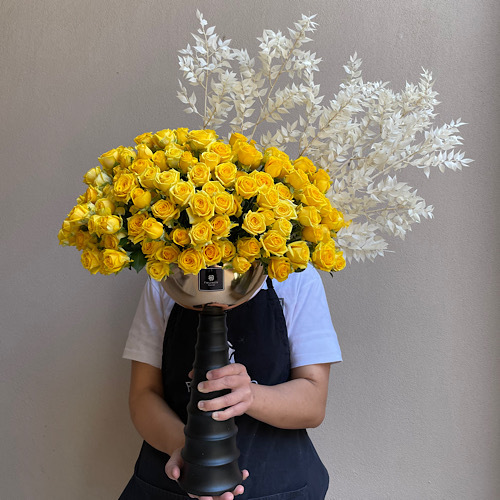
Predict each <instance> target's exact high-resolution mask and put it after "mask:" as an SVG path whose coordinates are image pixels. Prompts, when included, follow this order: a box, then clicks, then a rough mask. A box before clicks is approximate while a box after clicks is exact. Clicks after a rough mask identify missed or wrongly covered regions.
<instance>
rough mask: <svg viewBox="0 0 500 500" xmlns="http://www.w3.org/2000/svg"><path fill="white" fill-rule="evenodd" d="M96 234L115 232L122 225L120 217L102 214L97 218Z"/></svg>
mask: <svg viewBox="0 0 500 500" xmlns="http://www.w3.org/2000/svg"><path fill="white" fill-rule="evenodd" d="M97 224H98V231H97V232H98V234H115V233H117V232H118V231H119V230H120V229H121V227H122V219H121V217H117V216H116V215H103V216H100V217H99V219H98V222H97Z"/></svg>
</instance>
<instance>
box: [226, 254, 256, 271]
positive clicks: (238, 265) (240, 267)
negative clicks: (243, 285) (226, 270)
mask: <svg viewBox="0 0 500 500" xmlns="http://www.w3.org/2000/svg"><path fill="white" fill-rule="evenodd" d="M231 266H232V268H233V269H234V271H235V272H237V273H239V274H245V273H246V272H247V271H248V270H249V269H250V268H251V267H252V263H251V262H249V261H248V260H247V259H245V257H241V256H240V255H237V256H236V257H234V259H233V260H232V261H231Z"/></svg>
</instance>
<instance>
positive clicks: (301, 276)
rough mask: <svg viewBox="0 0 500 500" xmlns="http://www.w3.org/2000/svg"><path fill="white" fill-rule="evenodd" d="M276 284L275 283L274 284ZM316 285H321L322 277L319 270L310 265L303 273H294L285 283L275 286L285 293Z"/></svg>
mask: <svg viewBox="0 0 500 500" xmlns="http://www.w3.org/2000/svg"><path fill="white" fill-rule="evenodd" d="M273 283H274V282H273ZM315 283H321V276H320V275H319V273H318V271H317V269H316V268H315V267H314V266H313V265H312V264H309V265H308V266H307V267H306V268H305V269H304V270H303V271H300V272H295V273H292V274H290V275H289V276H288V278H287V279H286V280H285V281H282V282H281V283H279V282H277V283H275V284H274V286H275V288H276V289H277V290H278V289H279V290H280V291H283V292H284V293H287V292H291V291H296V290H300V289H302V288H303V287H308V286H310V285H313V284H315Z"/></svg>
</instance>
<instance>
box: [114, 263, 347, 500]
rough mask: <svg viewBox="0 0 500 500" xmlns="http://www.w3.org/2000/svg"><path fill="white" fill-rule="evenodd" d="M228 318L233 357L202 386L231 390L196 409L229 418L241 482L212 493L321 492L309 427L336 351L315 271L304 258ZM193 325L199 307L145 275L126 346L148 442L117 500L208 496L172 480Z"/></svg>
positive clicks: (316, 497)
mask: <svg viewBox="0 0 500 500" xmlns="http://www.w3.org/2000/svg"><path fill="white" fill-rule="evenodd" d="M226 321H227V329H228V343H229V349H230V353H231V356H230V361H231V363H230V364H228V365H227V366H224V367H222V368H219V369H217V370H212V371H210V372H208V373H207V380H206V381H204V382H202V383H200V384H199V386H198V390H199V391H200V392H202V393H210V392H213V391H219V390H222V389H229V390H230V392H229V393H228V394H226V395H225V396H222V397H219V398H216V399H212V400H206V401H200V403H199V408H200V409H201V410H203V411H209V412H213V414H212V418H214V419H216V420H221V421H222V420H226V419H229V418H231V417H235V420H236V425H237V427H238V435H237V444H238V448H239V449H240V452H241V455H240V458H239V465H240V468H241V470H242V484H241V485H238V486H237V487H236V489H235V490H234V491H233V492H226V493H224V494H223V495H221V496H219V497H213V499H214V500H232V499H233V498H234V497H238V499H239V500H246V499H249V500H250V499H260V500H267V499H269V500H287V499H292V498H295V499H309V500H321V499H324V498H325V495H326V491H327V489H328V483H329V478H328V472H327V470H326V468H325V467H324V465H323V464H322V462H321V460H320V458H319V457H318V454H317V453H316V450H315V449H314V446H313V444H312V442H311V441H310V439H309V437H308V435H307V431H306V429H307V428H313V427H317V426H318V425H320V424H321V422H322V421H323V419H324V416H325V409H326V402H327V393H328V381H329V374H330V365H331V364H332V363H335V362H338V361H341V360H342V358H341V352H340V347H339V344H338V340H337V335H336V333H335V330H334V328H333V325H332V322H331V318H330V312H329V309H328V304H327V300H326V296H325V292H324V288H323V284H322V281H321V278H320V276H319V273H318V272H317V271H316V269H314V267H313V266H312V265H309V266H308V267H307V268H306V269H305V270H304V271H303V272H300V273H293V274H291V275H290V276H289V277H288V279H286V280H285V281H283V282H278V281H276V280H271V279H270V278H267V279H266V281H265V282H264V284H263V285H262V287H261V289H260V291H258V293H257V294H256V295H255V296H254V297H253V298H251V299H250V300H249V301H248V302H245V303H244V304H242V305H239V306H238V307H235V308H233V309H229V310H228V311H227V313H226ZM197 327H198V313H197V312H196V311H193V310H191V309H186V308H183V307H181V306H179V305H178V304H176V303H175V302H174V301H173V300H172V299H171V298H170V297H169V296H168V295H167V293H166V292H165V290H164V289H163V287H162V285H161V283H159V282H157V281H154V280H151V279H148V281H147V283H146V285H145V288H144V291H143V293H142V296H141V299H140V302H139V305H138V308H137V312H136V315H135V317H134V320H133V323H132V326H131V329H130V333H129V337H128V340H127V343H126V347H125V351H124V358H126V359H130V360H132V372H131V384H130V399H129V401H130V412H131V418H132V421H133V423H134V425H135V427H136V429H137V431H138V432H139V434H140V435H141V436H142V437H143V438H144V442H143V445H142V449H141V452H140V455H139V458H138V460H137V462H136V465H135V469H134V474H133V476H132V478H131V479H130V481H129V483H128V484H127V486H126V488H125V490H124V491H123V493H122V495H121V496H120V500H146V499H147V500H157V499H158V500H160V499H166V500H175V499H181V498H190V497H191V498H200V499H202V500H209V499H210V500H211V499H212V497H205V496H203V497H197V496H195V495H190V494H189V493H187V492H185V491H183V490H182V488H181V487H180V486H179V485H178V483H177V479H178V478H179V476H180V473H181V469H182V466H183V462H182V458H181V454H180V451H181V449H182V447H183V446H184V432H183V430H184V425H185V423H186V420H187V412H186V406H187V403H188V402H189V397H190V382H191V378H190V373H191V370H192V366H193V359H194V345H195V342H196V331H197Z"/></svg>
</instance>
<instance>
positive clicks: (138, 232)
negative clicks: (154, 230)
mask: <svg viewBox="0 0 500 500" xmlns="http://www.w3.org/2000/svg"><path fill="white" fill-rule="evenodd" d="M146 219H147V216H146V214H144V213H139V214H135V215H132V217H129V218H128V219H127V231H128V237H129V239H130V240H132V241H133V242H134V243H138V242H139V241H142V240H143V239H144V236H145V234H146V233H145V232H144V229H143V227H142V224H143V222H144V221H145V220H146Z"/></svg>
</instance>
